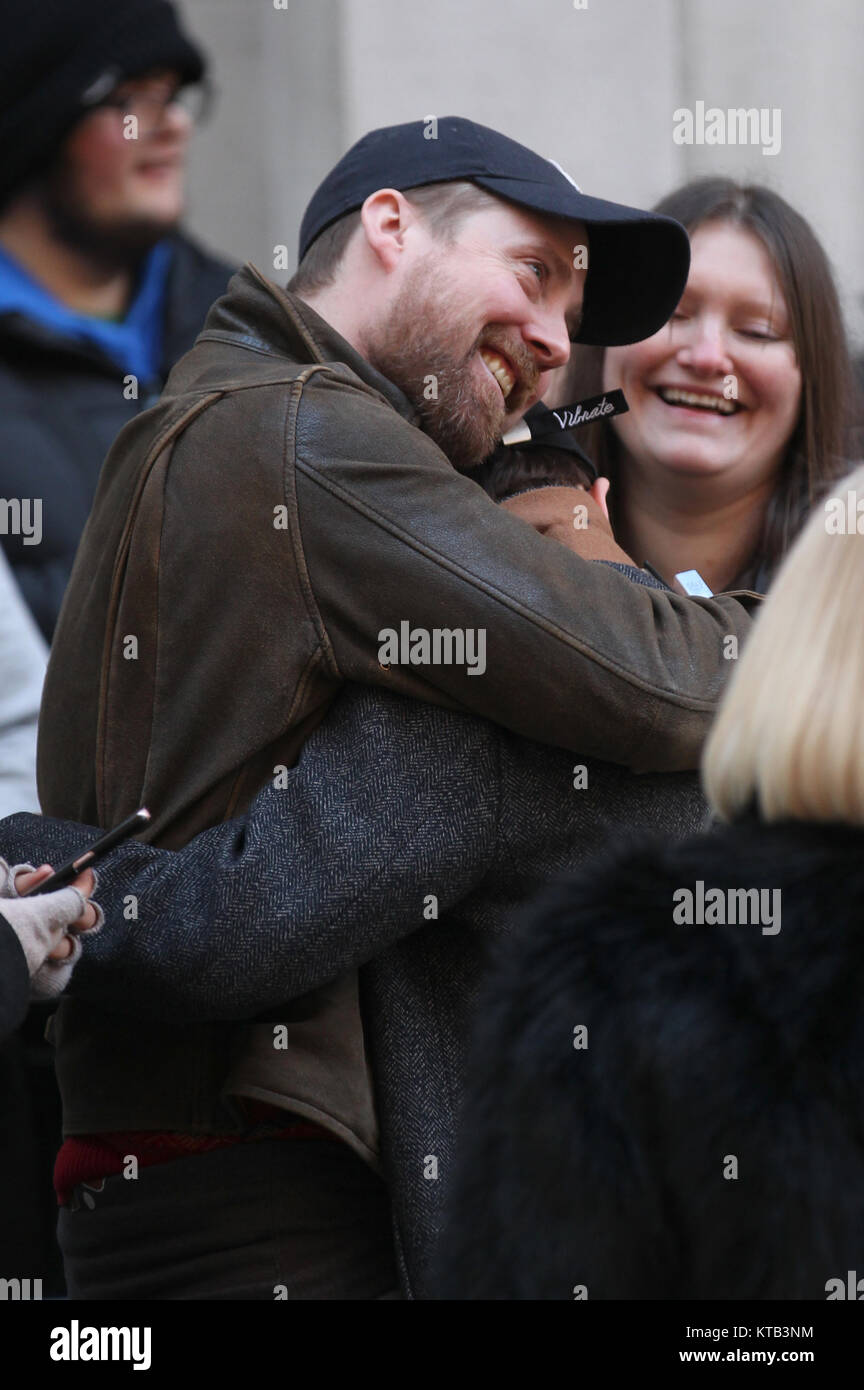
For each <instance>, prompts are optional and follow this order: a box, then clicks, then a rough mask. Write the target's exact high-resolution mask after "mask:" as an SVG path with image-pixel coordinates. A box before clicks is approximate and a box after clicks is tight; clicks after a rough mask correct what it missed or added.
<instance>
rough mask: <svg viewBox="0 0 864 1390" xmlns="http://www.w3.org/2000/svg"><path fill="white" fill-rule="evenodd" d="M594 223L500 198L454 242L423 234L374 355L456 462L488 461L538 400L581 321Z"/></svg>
mask: <svg viewBox="0 0 864 1390" xmlns="http://www.w3.org/2000/svg"><path fill="white" fill-rule="evenodd" d="M587 244H588V236H587V232H586V229H585V227H584V226H583V224H582V223H580V222H572V221H568V220H566V219H564V218H558V217H545V216H540V215H537V214H534V213H531V212H529V211H527V210H526V209H522V208H519V207H516V206H515V205H514V204H511V203H505V202H500V203H498V204H497V205H495V206H490V207H489V208H484V209H483V210H481V211H477V212H474V213H472V214H471V215H469V216H467V217H466V218H465V219H464V221H463V222H462V223H461V224H460V226H459V228H458V231H457V232H456V234H455V236H454V238H453V240H452V241H446V240H443V241H442V240H436V239H435V238H434V237H432V236H431V235H426V237H425V240H424V239H423V235H422V231H421V235H420V236H419V237H418V238H417V239H416V240H415V243H414V246H415V249H414V252H413V258H412V261H411V263H410V264H406V265H405V267H404V271H403V278H402V283H401V286H400V288H399V292H398V294H397V295H396V296H395V298H394V300H393V301H392V303H391V304H390V306H389V309H388V312H387V314H386V317H385V320H384V322H383V323H381V324H379V326H378V329H377V331H376V332H374V333H373V334H372V335H370V337H369V339H368V341H367V347H366V355H367V357H368V359H369V361H370V362H371V363H372V365H373V366H375V367H377V368H378V370H379V371H381V372H382V373H383V374H384V375H385V376H387V377H389V379H390V380H391V381H393V382H395V383H396V385H397V386H400V387H401V388H402V390H403V391H404V392H405V394H406V395H407V396H408V398H409V400H410V401H411V403H412V404H413V405H414V406H415V407H416V409H417V411H418V412H419V414H420V417H421V424H422V427H423V429H424V430H425V431H426V432H427V433H428V434H429V435H430V436H431V437H432V438H433V439H434V440H435V442H436V443H437V444H438V445H439V447H440V448H441V449H442V450H443V451H444V453H446V454H447V456H448V458H449V459H450V461H451V462H452V463H453V464H454V466H455V467H457V468H461V469H468V468H474V467H476V466H477V465H478V464H480V463H482V461H483V459H484V458H486V457H487V456H488V454H489V453H491V451H492V449H494V447H495V445H496V444H497V443H498V441H499V440H500V438H501V436H502V434H504V433H505V432H506V431H507V430H508V429H509V428H510V426H511V425H512V424H514V423H515V421H516V420H518V419H519V418H521V416H522V415H524V413H525V411H526V410H527V409H528V408H529V407H530V406H531V405H533V404H534V402H535V401H536V400H538V399H539V397H540V395H541V393H542V391H543V389H544V386H545V384H546V381H547V379H548V378H547V376H546V373H548V372H550V371H551V370H552V369H553V368H555V367H560V366H562V365H563V364H564V363H565V362H566V361H567V359H568V357H569V353H570V338H571V336H572V335H573V334H575V332H576V331H577V328H578V323H579V316H580V312H581V307H582V297H583V292H584V282H585V275H586V271H585V270H583V269H575V268H574V266H573V261H574V259H577V258H576V257H575V255H574V248H575V247H576V246H580V245H584V246H587Z"/></svg>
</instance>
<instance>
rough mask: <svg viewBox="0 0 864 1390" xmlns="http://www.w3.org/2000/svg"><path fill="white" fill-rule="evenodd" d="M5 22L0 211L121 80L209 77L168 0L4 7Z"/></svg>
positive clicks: (22, 0) (16, 0) (1, 1)
mask: <svg viewBox="0 0 864 1390" xmlns="http://www.w3.org/2000/svg"><path fill="white" fill-rule="evenodd" d="M0 22H2V27H3V30H4V32H5V35H6V37H5V40H4V43H3V46H2V48H0V149H2V151H3V158H2V161H0V207H2V206H4V205H5V204H7V203H8V202H9V200H10V198H11V197H12V195H13V194H14V193H15V192H16V191H17V190H18V189H19V188H20V187H21V186H22V185H23V184H25V183H26V182H27V181H28V180H29V179H30V178H31V177H32V176H33V175H34V174H37V173H39V172H40V171H41V170H42V169H44V167H45V166H46V165H47V164H48V163H49V162H50V161H51V160H52V158H53V156H54V155H55V154H56V153H57V151H58V150H59V148H60V146H61V143H62V141H63V138H64V136H66V135H68V134H69V132H70V131H71V130H72V128H73V127H74V126H75V125H76V124H77V123H78V122H79V121H80V120H82V119H83V118H85V117H87V116H88V114H89V113H90V112H91V111H92V109H93V106H94V104H95V102H96V101H98V100H99V98H100V97H101V96H104V95H106V94H107V93H108V91H109V90H110V89H111V88H112V87H115V86H116V85H117V84H118V83H120V82H122V81H124V80H126V79H129V78H134V77H140V76H141V75H142V74H144V73H147V72H150V71H152V70H153V69H169V70H171V71H172V72H175V73H177V75H178V76H179V77H180V78H181V79H182V81H183V82H199V81H200V80H201V78H202V77H203V76H204V72H205V66H206V64H205V59H204V57H203V55H202V53H201V52H200V50H199V49H198V48H197V47H196V46H195V44H194V43H193V42H192V41H191V39H189V38H188V37H187V35H186V34H185V33H184V31H183V29H182V28H181V26H180V23H179V21H178V18H177V13H176V11H175V9H174V7H173V5H171V4H169V3H168V0H74V4H70V0H40V2H39V3H38V4H34V3H33V0H0Z"/></svg>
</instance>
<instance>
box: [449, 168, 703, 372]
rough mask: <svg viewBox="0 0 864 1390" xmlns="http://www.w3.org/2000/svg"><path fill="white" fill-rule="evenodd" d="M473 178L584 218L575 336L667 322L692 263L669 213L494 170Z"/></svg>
mask: <svg viewBox="0 0 864 1390" xmlns="http://www.w3.org/2000/svg"><path fill="white" fill-rule="evenodd" d="M471 182H472V183H476V184H479V185H480V187H481V188H485V189H486V190H487V191H488V192H489V193H494V194H495V195H496V196H497V197H500V198H506V199H508V200H509V201H510V202H511V203H516V204H518V205H519V206H520V207H524V208H528V209H529V210H530V211H532V212H539V213H544V212H546V213H550V214H551V215H553V216H555V217H567V218H572V219H574V220H577V221H580V222H584V223H585V225H586V227H587V228H588V272H587V275H586V277H585V298H584V302H583V305H582V320H581V323H580V326H579V332H578V334H576V335H575V336H574V338H573V341H574V342H576V343H590V344H594V345H596V346H598V347H618V346H621V345H623V344H625V343H638V342H641V341H642V339H643V338H650V337H651V335H652V334H653V333H656V332H657V331H658V329H660V328H662V327H663V325H664V324H665V323H667V322H668V320H669V318H670V316H671V315H672V313H673V312H674V310H675V307H676V305H677V304H678V301H679V299H680V298H681V295H682V294H683V293H684V287H685V285H686V284H687V275H688V272H689V270H690V242H689V240H688V237H687V233H686V231H685V230H684V228H683V227H682V226H681V224H680V223H678V222H676V221H674V219H673V218H671V217H661V216H659V215H658V214H657V213H651V212H645V211H644V209H640V208H631V207H627V206H626V205H625V204H623V203H610V202H607V201H606V200H605V199H603V198H592V197H590V196H589V195H588V194H586V193H580V192H578V191H577V189H576V188H575V186H574V187H572V188H571V189H562V188H561V186H560V185H559V186H558V187H557V188H555V189H550V187H549V186H548V185H547V184H539V183H535V182H533V181H528V180H525V179H514V178H506V177H503V176H501V175H497V174H482V175H477V174H474V175H472V176H471Z"/></svg>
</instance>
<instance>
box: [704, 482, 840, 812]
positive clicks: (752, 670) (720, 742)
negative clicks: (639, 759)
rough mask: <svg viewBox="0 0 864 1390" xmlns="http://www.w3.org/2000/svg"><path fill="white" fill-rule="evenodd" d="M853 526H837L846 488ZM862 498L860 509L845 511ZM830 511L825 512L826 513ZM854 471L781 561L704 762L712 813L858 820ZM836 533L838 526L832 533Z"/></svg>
mask: <svg viewBox="0 0 864 1390" xmlns="http://www.w3.org/2000/svg"><path fill="white" fill-rule="evenodd" d="M850 492H851V493H852V494H853V499H852V500H853V510H852V518H851V519H852V526H851V528H850V532H849V533H843V531H840V526H841V525H842V524H843V518H845V516H846V509H847V494H848V493H850ZM859 500H860V502H861V512H860V513H859V512H858V511H857V510H855V509H854V506H855V503H857V501H859ZM832 518H833V520H832ZM858 521H860V524H861V526H862V528H864V467H859V468H857V469H856V470H855V472H854V473H850V474H849V475H848V476H847V477H845V478H843V479H841V480H840V481H839V482H837V483H836V484H835V486H834V489H833V493H832V496H831V497H830V498H828V499H826V500H825V502H824V504H822V503H820V504H818V505H817V506H816V507H815V509H814V511H813V513H812V514H811V516H810V519H809V521H808V522H807V525H806V526H805V528H804V530H803V531H802V533H801V535H800V536H799V538H798V540H797V541H796V542H795V544H794V545H793V547H792V549H791V550H790V551H789V554H788V556H787V558H786V559H785V560H784V562H783V564H782V566H781V568H780V570H779V571H778V574H777V578H776V579H775V581H774V583H773V585H772V587H771V591H770V593H769V595H768V598H767V599H766V601H765V604H764V607H763V609H762V611H761V613H760V614H759V615H758V617H757V619H756V622H755V624H754V627H753V632H752V635H751V636H750V638H749V640H748V642H747V647H746V650H745V651H744V654H743V656H742V657H741V660H740V663H739V665H738V668H737V670H736V671H735V674H734V676H733V677H732V680H731V681H730V684H729V687H728V689H727V691H726V694H725V696H724V698H723V701H722V703H721V706H720V712H719V714H718V716H717V719H716V722H715V724H714V726H713V729H712V731H711V735H710V737H709V739H708V743H707V745H706V748H705V753H704V757H703V760H702V783H703V786H704V788H705V793H706V795H707V797H708V800H709V801H710V803H711V805H712V807H713V808H714V810H715V812H716V813H717V815H718V816H720V818H721V819H722V820H733V819H734V818H735V817H736V816H738V815H740V814H741V813H742V812H744V811H746V810H747V809H748V808H749V807H750V806H751V805H752V806H753V807H754V808H755V809H756V810H758V811H759V813H760V815H761V816H762V818H763V819H764V820H768V821H777V820H814V821H845V822H847V823H850V824H853V825H864V533H862V534H858V532H857V529H856V522H858ZM838 532H839V533H838Z"/></svg>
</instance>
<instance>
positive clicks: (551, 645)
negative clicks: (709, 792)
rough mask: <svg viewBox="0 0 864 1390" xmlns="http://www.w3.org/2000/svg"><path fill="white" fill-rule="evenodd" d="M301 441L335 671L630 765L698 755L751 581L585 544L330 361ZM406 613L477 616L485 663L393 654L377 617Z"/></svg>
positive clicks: (426, 620) (310, 396) (306, 414)
mask: <svg viewBox="0 0 864 1390" xmlns="http://www.w3.org/2000/svg"><path fill="white" fill-rule="evenodd" d="M340 391H341V392H345V393H350V400H349V399H347V398H346V399H345V400H344V401H343V402H340V400H339V398H338V394H337V393H339V392H340ZM340 406H341V408H340ZM385 415H386V417H387V424H386V429H387V436H386V438H382V417H383V416H385ZM295 451H296V452H295V458H296V478H297V481H296V489H297V509H298V517H299V532H300V534H301V535H302V539H303V549H304V559H305V563H306V566H307V568H308V575H309V581H310V584H311V589H312V592H313V595H314V598H315V601H316V603H317V605H318V609H319V612H320V615H321V619H322V624H323V628H324V631H325V633H326V638H327V641H328V642H329V647H330V652H329V655H330V659H331V660H332V662H333V664H334V666H335V668H336V670H337V672H338V674H339V675H341V676H342V677H344V678H345V679H347V680H355V681H360V682H363V683H365V684H369V683H372V684H377V685H381V686H383V687H384V688H386V689H390V690H396V691H400V692H402V693H404V694H406V695H411V696H414V697H419V698H421V699H423V700H426V701H431V702H433V703H438V704H441V705H445V706H449V707H454V708H460V709H464V710H468V711H471V712H472V713H474V714H478V715H483V716H485V717H487V718H489V719H492V720H494V721H495V722H496V723H499V724H502V725H504V726H505V727H506V728H509V729H511V730H513V731H514V732H516V733H519V734H522V735H524V736H526V737H529V738H533V739H536V740H539V741H541V742H544V743H550V744H556V745H559V746H560V747H563V748H568V749H572V750H574V751H578V752H580V753H583V754H586V755H589V756H595V757H599V758H603V759H606V760H609V761H612V762H617V763H621V764H623V765H625V766H628V767H630V768H632V769H633V770H635V771H680V770H685V769H690V768H695V767H696V766H698V761H699V753H700V749H701V747H702V743H703V741H704V739H705V736H706V734H707V732H708V728H709V726H710V723H711V719H712V717H713V714H714V711H715V708H716V705H717V701H718V698H719V695H720V693H721V689H722V686H723V683H724V680H725V678H726V676H727V675H728V674H729V672H730V671H731V669H732V665H733V663H732V660H730V659H729V655H730V653H736V654H737V646H738V644H739V643H740V642H741V640H743V638H744V636H745V634H746V632H747V630H748V628H749V626H750V622H751V616H750V611H751V608H752V606H753V604H754V603H756V602H758V597H757V596H756V595H749V594H744V595H740V596H739V597H735V596H732V595H728V594H727V595H721V596H719V597H717V598H714V599H693V598H686V597H683V596H679V595H677V594H675V593H672V592H666V591H662V590H656V589H651V588H647V587H644V586H641V585H637V584H634V583H632V582H631V580H630V579H629V578H628V577H627V576H626V574H624V573H622V572H620V571H619V570H616V569H614V568H613V567H611V566H608V565H602V564H594V563H591V562H589V561H587V560H584V559H582V558H581V557H580V556H579V555H575V554H573V553H572V552H571V551H569V550H567V549H565V547H563V546H561V545H558V544H555V543H554V542H553V541H550V540H548V539H546V538H544V537H542V536H540V535H538V534H537V533H536V532H535V531H534V529H533V528H532V527H530V526H528V525H527V524H526V523H525V522H523V521H521V520H519V519H518V518H516V517H514V516H510V515H508V514H507V512H506V510H504V509H503V508H501V507H497V506H496V505H495V504H494V503H492V502H491V501H490V499H489V497H488V496H487V495H486V494H485V493H484V492H483V491H482V489H481V488H480V487H478V486H477V484H476V483H474V482H472V481H471V479H470V478H468V477H465V476H462V475H460V474H458V473H457V472H455V471H454V470H453V468H452V467H451V466H450V465H449V463H448V462H447V460H446V458H445V457H444V455H443V454H442V453H441V452H440V451H439V450H438V449H437V447H436V446H435V445H434V444H433V442H432V441H431V440H430V439H428V438H427V437H426V436H424V435H422V434H420V433H419V432H418V431H417V430H416V429H415V428H413V427H412V426H411V425H410V424H409V423H407V422H406V421H405V420H403V419H402V417H400V416H399V415H397V414H396V413H395V412H382V411H381V409H380V407H379V406H378V405H377V404H376V401H375V398H374V396H372V395H371V393H370V394H367V395H364V394H363V393H361V392H358V391H356V390H354V389H352V388H351V386H350V385H349V384H348V383H346V382H344V381H341V380H340V379H339V378H337V377H335V376H330V377H328V376H327V374H319V375H318V376H317V377H316V379H315V384H314V387H307V389H306V390H305V391H304V393H303V396H302V399H301V401H300V404H299V408H298V410H297V414H296V421H295ZM403 623H407V624H408V629H407V631H408V632H409V633H410V632H411V630H414V629H425V630H426V631H432V630H434V629H449V630H453V629H461V630H463V631H472V632H474V633H475V634H477V633H479V632H482V633H483V634H484V641H485V666H484V669H483V670H482V672H481V670H480V666H479V663H476V668H477V669H476V671H475V673H474V674H471V673H469V669H468V666H467V664H462V665H457V664H455V663H454V664H437V665H436V664H425V665H412V664H409V663H408V662H404V664H396V663H393V662H390V663H389V665H388V664H386V663H385V664H383V665H382V663H381V662H380V661H379V649H380V648H381V645H382V638H381V633H382V632H383V631H385V630H388V629H390V630H394V631H395V632H396V633H399V632H400V631H402V628H401V625H402V624H403ZM728 638H734V642H732V643H729V642H728V641H727V640H726V639H728ZM474 640H475V644H476V643H477V642H478V641H479V638H477V637H475V639H474Z"/></svg>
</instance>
